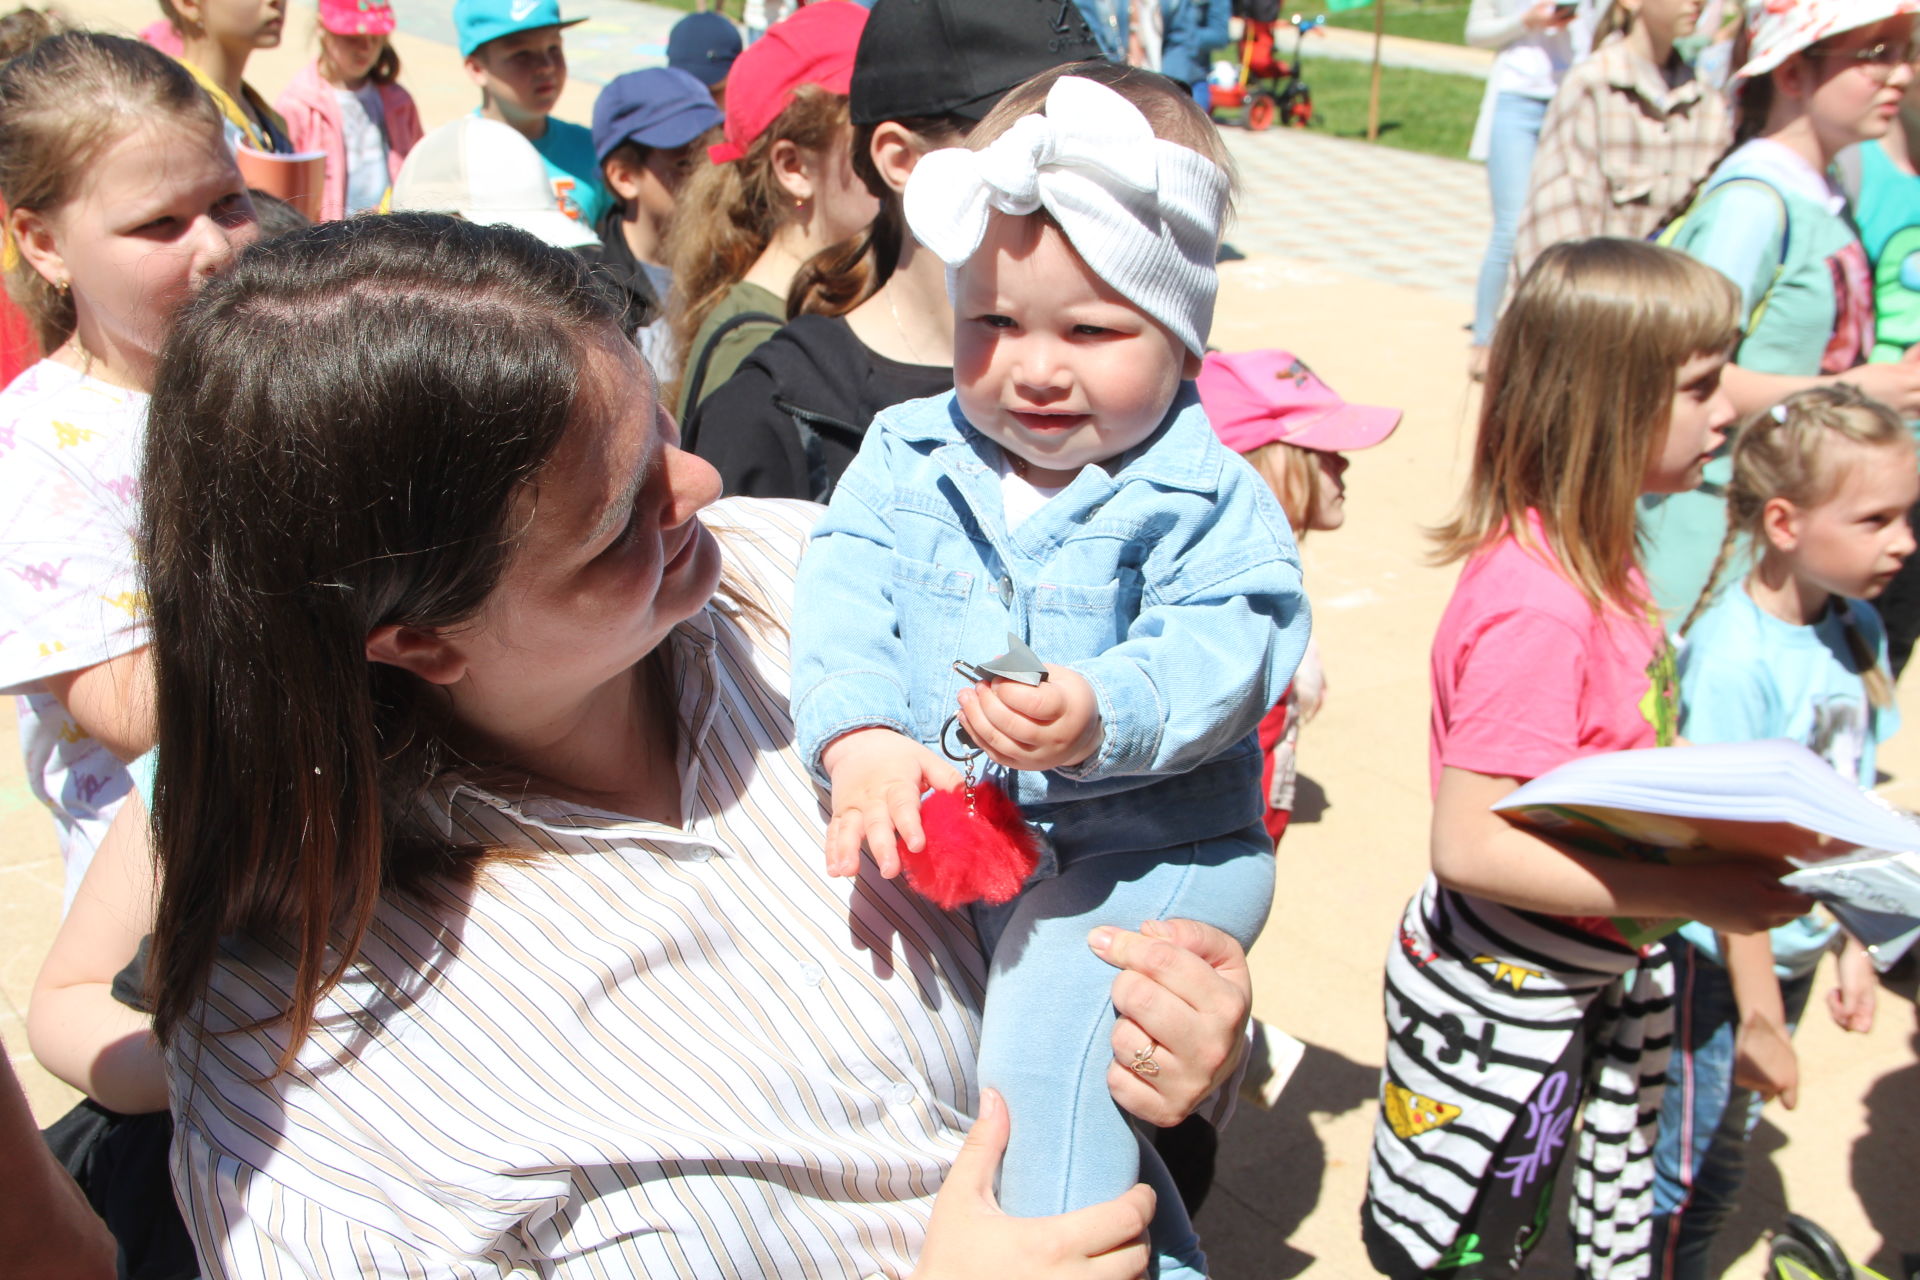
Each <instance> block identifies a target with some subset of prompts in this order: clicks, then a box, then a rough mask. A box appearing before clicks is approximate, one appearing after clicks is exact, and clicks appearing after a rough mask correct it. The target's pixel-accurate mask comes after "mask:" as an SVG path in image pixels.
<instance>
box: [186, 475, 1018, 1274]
mask: <svg viewBox="0 0 1920 1280" xmlns="http://www.w3.org/2000/svg"><path fill="white" fill-rule="evenodd" d="M817 514H818V508H816V507H812V506H810V505H807V504H803V503H754V502H738V501H732V502H726V503H722V504H720V505H719V506H717V507H715V508H714V509H713V511H712V513H711V516H710V518H709V520H708V523H709V525H711V526H713V527H715V528H716V530H717V531H718V532H720V534H721V537H722V541H723V544H724V546H725V548H726V551H727V556H728V559H729V561H730V563H731V564H732V566H733V572H734V573H736V574H740V573H742V571H744V573H745V575H747V576H748V577H750V578H751V580H753V581H754V582H756V583H758V584H759V585H760V586H761V588H762V590H763V592H764V594H765V596H766V597H767V601H766V602H767V603H768V604H769V605H770V606H771V607H772V609H773V611H774V612H775V613H776V615H777V616H779V617H780V618H781V619H782V621H783V622H784V620H785V615H786V613H787V611H788V609H789V607H790V603H791V601H790V598H789V597H790V592H791V586H792V580H793V571H794V568H795V566H796V565H797V563H798V558H799V553H800V551H801V549H802V547H803V545H804V541H805V536H806V531H807V529H808V528H809V527H810V526H811V524H812V522H813V519H814V517H815V516H816V515H817ZM669 643H670V644H671V645H672V656H673V660H674V662H675V664H676V670H677V675H678V678H679V681H680V711H681V714H682V716H683V719H684V723H685V724H686V725H688V726H689V727H690V729H691V732H690V733H687V734H683V735H682V747H681V758H680V772H681V780H682V793H683V795H685V796H686V797H688V808H689V811H690V812H689V816H688V820H687V824H686V828H685V830H674V829H671V828H668V827H664V826H660V825H657V824H653V823H647V822H639V821H635V820H633V819H630V818H626V817H622V816H619V815H616V814H610V813H605V812H599V811H595V810H591V809H586V808H583V807H581V806H579V805H574V804H565V803H559V802H553V801H544V800H528V801H525V802H521V803H516V802H513V801H509V800H507V799H504V798H502V797H500V796H498V795H493V794H489V793H487V792H485V791H483V790H481V789H479V788H477V787H474V786H471V785H466V784H461V783H458V782H457V781H455V780H449V781H448V782H447V783H446V784H445V785H444V786H443V788H442V789H441V791H440V794H439V799H440V801H441V802H442V804H443V805H444V813H445V820H446V821H447V822H448V824H449V829H450V830H451V831H453V832H454V834H455V835H456V836H457V837H459V838H461V839H463V840H473V841H485V842H490V843H497V844H501V845H508V846H514V847H524V848H532V849H537V850H540V851H542V852H544V853H545V854H548V855H551V856H549V857H546V858H544V859H542V860H538V861H535V862H532V863H528V864H514V865H502V866H498V867H496V868H495V869H493V870H492V871H490V872H489V874H488V877H487V878H486V879H485V880H484V881H483V882H482V884H481V886H480V887H479V888H477V889H476V890H473V891H471V892H470V893H462V892H456V891H454V890H451V889H448V890H444V891H441V892H439V893H437V894H436V895H435V896H434V897H433V898H432V899H431V900H429V901H425V902H421V901H413V900H402V899H398V898H394V899H391V900H388V901H386V902H385V903H383V904H382V906H381V908H380V911H379V915H378V919H377V923H376V924H375V926H374V928H373V930H372V931H371V933H370V934H369V936H368V938H367V942H366V946H365V948H364V951H363V954H362V957H361V963H360V965H359V966H358V968H357V970H356V972H355V974H354V976H353V977H352V979H351V980H350V981H348V982H346V983H343V984H342V985H341V986H340V987H339V988H338V989H336V990H335V991H334V992H333V993H332V994H331V995H330V996H329V997H328V999H327V1000H326V1001H325V1003H324V1004H323V1006H322V1013H323V1015H324V1017H325V1022H324V1026H323V1027H322V1028H321V1029H320V1030H319V1031H318V1032H317V1033H316V1034H315V1035H314V1036H313V1037H312V1039H311V1040H310V1041H309V1042H308V1044H307V1045H306V1046H305V1047H304V1048H303V1049H302V1050H301V1052H300V1055H299V1058H298V1064H297V1066H296V1067H295V1069H294V1070H292V1071H290V1072H288V1073H286V1074H284V1075H280V1076H277V1077H274V1078H272V1079H269V1080H264V1081H263V1077H265V1076H267V1074H268V1073H269V1072H271V1070H272V1069H273V1065H274V1062H275V1060H276V1058H277V1056H278V1055H279V1053H280V1050H281V1048H282V1045H283V1044H284V1040H285V1036H284V1033H282V1032H281V1031H279V1030H278V1029H277V1028H269V1029H267V1030H244V1029H241V1028H246V1027H247V1026H248V1024H250V1023H252V1022H254V1021H256V1020H258V1019H263V1018H271V1017H272V1016H273V1015H275V1014H276V1013H277V1012H278V1011H279V1010H281V1009H282V1008H284V1007H285V1002H286V993H287V990H288V988H289V985H290V976H291V975H290V970H289V967H288V965H287V963H286V961H285V959H284V957H283V956H282V955H280V954H278V953H276V952H274V951H273V950H271V949H269V948H265V947H261V946H255V945H242V944H239V943H233V944H231V945H230V946H229V947H228V948H227V949H226V950H225V951H224V952H223V955H222V958H221V962H220V964H219V967H218V970H217V972H216V974H215V976H214V979H213V981H212V983H211V986H210V989H209V996H208V999H207V1001H206V1003H205V1006H204V1010H203V1014H202V1017H201V1019H200V1024H199V1026H198V1027H197V1028H190V1029H188V1031H187V1032H185V1033H183V1035H182V1037H181V1039H180V1040H179V1041H178V1043H177V1046H176V1051H175V1053H174V1055H173V1059H172V1063H171V1067H172V1072H173V1078H172V1084H173V1094H174V1117H175V1121H176V1124H177V1126H178V1128H177V1131H176V1137H175V1146H174V1156H173V1169H174V1180H175V1186H176V1188H177V1190H178V1192H179V1196H180V1200H181V1203H182V1205H183V1207H184V1210H185V1213H186V1218H187V1222H188V1224H189V1226H190V1227H191V1229H192V1231H193V1234H194V1237H195V1239H196V1240H197V1241H198V1243H199V1247H200V1250H201V1253H202V1258H203V1261H204V1265H205V1267H206V1269H207V1272H208V1274H209V1275H210V1276H215V1277H254V1276H261V1277H280V1276H300V1275H309V1276H328V1277H332V1276H349V1275H352V1276H372V1275H378V1276H407V1277H480V1276H487V1277H492V1276H508V1275H512V1276H534V1275H538V1276H554V1277H590V1276H591V1277H603V1276H783V1277H787V1276H792V1277H803V1276H804V1277H815V1276H818V1277H859V1276H868V1275H873V1274H884V1275H888V1276H895V1275H902V1274H904V1273H906V1272H907V1271H908V1270H910V1269H911V1267H912V1265H913V1260H914V1258H915V1257H916V1256H917V1254H918V1253H919V1250H920V1245H921V1241H922V1238H923V1236H924V1233H925V1229H926V1222H927V1216H928V1213H929V1210H930V1207H931V1204H932V1199H933V1195H934V1193H935V1191H936V1190H938V1188H939V1186H940V1182H941V1179H942V1178H943V1177H944V1176H945V1173H946V1170H947V1168H948V1166H949V1165H950V1164H951V1163H952V1160H953V1157H954V1154H955V1153H956V1151H957V1150H958V1149H959V1144H960V1140H961V1138H962V1136H963V1135H964V1133H965V1130H966V1128H967V1126H968V1124H969V1123H970V1122H971V1113H972V1110H973V1106H974V1102H975V1098H976V1090H975V1081H974V1075H973V1064H974V1057H975V1050H976V1043H975V1042H976V1035H977V1031H978V1025H977V1024H978V1015H979V1008H980V1003H981V998H982V990H983V985H984V973H985V966H984V964H983V962H982V960H981V957H980V953H979V949H978V946H977V944H976V942H975V940H974V938H973V936H972V933H971V931H970V930H969V929H968V928H967V926H966V925H965V924H964V923H963V922H962V920H961V919H960V918H959V917H955V916H950V915H946V914H944V913H942V912H939V911H937V910H935V909H934V908H932V907H930V906H928V905H927V904H926V903H924V902H923V901H921V900H920V899H919V898H918V897H916V896H915V895H913V894H912V893H910V892H908V891H907V890H906V889H905V888H904V886H903V885H901V884H900V883H899V882H886V881H881V880H879V879H876V878H872V877H863V878H861V879H860V880H858V881H857V882H856V881H848V880H832V879H829V878H828V877H827V876H826V874H825V872H824V869H823V856H822V852H821V849H822V837H823V831H824V822H825V813H824V809H823V805H822V796H821V793H820V791H819V789H818V788H817V787H816V786H815V784H814V782H813V781H812V779H811V778H810V777H808V775H807V773H806V771H805V770H804V769H803V768H802V766H801V764H800V761H799V760H798V759H797V758H796V757H795V755H794V753H793V750H792V747H791V741H790V736H791V726H790V723H789V720H788V716H787V669H786V655H785V653H784V651H783V645H784V642H783V641H781V640H780V639H778V638H774V639H772V640H768V639H767V638H764V637H760V636H758V635H757V634H754V633H750V632H748V631H746V630H743V629H742V627H741V626H740V625H738V624H736V623H734V622H732V621H730V620H729V619H728V618H727V617H725V616H723V615H722V614H721V613H719V612H718V611H716V610H713V609H709V610H708V611H706V612H705V613H704V614H702V615H701V616H699V617H697V618H695V619H694V620H692V621H690V622H689V623H687V624H685V625H683V626H681V627H680V628H679V629H677V630H676V631H675V633H674V634H673V636H672V638H671V640H670V641H669Z"/></svg>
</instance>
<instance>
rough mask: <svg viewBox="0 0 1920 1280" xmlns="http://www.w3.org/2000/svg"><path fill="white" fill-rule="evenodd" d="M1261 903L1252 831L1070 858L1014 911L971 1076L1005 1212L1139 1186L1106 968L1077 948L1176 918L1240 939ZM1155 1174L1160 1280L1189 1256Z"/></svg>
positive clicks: (1167, 1193) (1246, 940)
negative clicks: (1098, 930) (1113, 1076)
mask: <svg viewBox="0 0 1920 1280" xmlns="http://www.w3.org/2000/svg"><path fill="white" fill-rule="evenodd" d="M1272 897H1273V853H1272V844H1271V842H1270V841H1268V839H1267V836H1266V834H1265V832H1264V831H1262V830H1261V829H1260V827H1258V826H1257V825H1256V826H1253V827H1249V828H1248V829H1247V830H1246V831H1243V832H1239V833H1236V834H1235V835H1233V836H1229V837H1225V838H1222V839H1219V840H1210V841H1206V842H1204V843H1202V844H1197V845H1187V846H1182V847H1180V848H1176V849H1163V850H1155V851H1153V852H1151V853H1124V854H1102V855H1097V856H1091V857H1087V856H1083V857H1080V858H1077V859H1071V860H1068V861H1067V863H1066V865H1065V866H1063V867H1062V869H1061V872H1060V874H1059V875H1058V876H1057V877H1055V878H1053V879H1051V880H1043V881H1041V882H1040V883H1038V884H1036V885H1034V886H1032V887H1031V888H1029V889H1028V890H1026V892H1024V893H1023V894H1022V895H1021V896H1020V898H1019V899H1018V900H1017V901H1016V902H1015V903H1014V904H1013V910H1012V911H1011V912H1010V913H1009V914H1008V915H1007V917H1006V927H1005V929H1004V931H1003V932H1001V934H1000V936H999V939H998V943H997V946H996V947H995V950H994V954H993V963H992V967H991V970H990V972H989V977H988V981H987V1007H986V1013H985V1017H984V1023H983V1026H982V1031H981V1044H980V1081H981V1083H982V1084H984V1085H990V1086H992V1087H994V1088H996V1089H998V1090H1000V1091H1001V1093H1002V1094H1004V1095H1005V1097H1006V1099H1007V1106H1008V1110H1009V1114H1010V1115H1011V1117H1012V1120H1013V1133H1012V1138H1011V1140H1010V1141H1009V1143H1008V1146H1007V1156H1006V1161H1005V1163H1004V1164H1003V1165H1002V1167H1001V1175H1000V1204H1001V1206H1002V1207H1003V1208H1004V1209H1006V1211H1007V1212H1009V1213H1012V1214H1015V1215H1018V1216H1021V1217H1039V1216H1042V1215H1046V1214H1054V1213H1065V1212H1067V1211H1069V1210H1072V1209H1080V1208H1084V1207H1086V1206H1087V1205H1090V1204H1097V1203H1099V1202H1101V1201H1103V1200H1110V1199H1112V1198H1114V1197H1115V1196H1118V1195H1120V1194H1122V1193H1123V1192H1125V1191H1126V1190H1127V1188H1129V1187H1131V1186H1132V1185H1133V1184H1134V1183H1135V1182H1137V1181H1139V1180H1140V1173H1141V1150H1140V1145H1141V1144H1140V1142H1139V1140H1138V1138H1137V1136H1136V1135H1135V1133H1134V1131H1133V1129H1132V1127H1131V1125H1130V1124H1129V1122H1128V1121H1127V1119H1126V1116H1125V1114H1124V1113H1123V1112H1122V1111H1121V1110H1120V1108H1119V1106H1118V1105H1117V1104H1115V1102H1114V1101H1113V1098H1112V1095H1111V1094H1109V1093H1108V1092H1107V1068H1108V1066H1109V1065H1110V1064H1111V1063H1112V1061H1113V1048H1112V1044H1111V1038H1112V1035H1113V1023H1114V1012H1113V1005H1112V998H1111V992H1112V988H1113V981H1114V978H1115V977H1116V976H1117V971H1116V970H1114V969H1113V968H1112V967H1111V966H1109V965H1108V964H1106V963H1105V962H1103V961H1102V960H1100V959H1099V957H1097V956H1095V955H1094V954H1093V952H1092V951H1091V950H1089V949H1088V947H1087V933H1088V931H1089V930H1091V929H1093V928H1094V927H1095V926H1097V925H1103V924H1107V925H1116V926H1118V927H1120V928H1125V929H1137V928H1139V927H1140V924H1141V922H1142V921H1145V920H1154V919H1162V918H1165V917H1168V916H1187V917H1190V918H1192V919H1197V920H1203V921H1206V922H1207V923H1209V924H1214V925H1218V926H1219V927H1221V928H1223V929H1225V930H1226V931H1227V932H1228V933H1231V934H1233V935H1234V936H1235V937H1236V938H1238V939H1240V941H1241V942H1242V943H1243V944H1251V943H1252V941H1253V939H1254V937H1255V936H1256V935H1257V934H1258V933H1259V931H1260V926H1261V924H1262V923H1264V921H1265V920H1266V915H1267V908H1268V907H1269V905H1270V904H1271V902H1272ZM1157 1165H1158V1162H1157V1161H1153V1162H1152V1164H1151V1165H1150V1169H1151V1170H1152V1171H1153V1172H1154V1173H1155V1174H1156V1175H1157V1176H1156V1177H1155V1179H1154V1181H1155V1182H1156V1183H1157V1185H1156V1186H1155V1191H1156V1193H1157V1194H1158V1195H1159V1196H1160V1208H1159V1211H1158V1213H1157V1214H1156V1218H1155V1222H1154V1228H1153V1238H1154V1243H1155V1246H1156V1251H1157V1252H1159V1253H1161V1254H1162V1258H1161V1270H1160V1272H1159V1274H1161V1275H1162V1276H1172V1275H1177V1274H1180V1271H1179V1264H1180V1263H1181V1262H1182V1261H1185V1262H1186V1263H1187V1265H1189V1266H1197V1265H1199V1252H1198V1249H1197V1246H1196V1244H1195V1241H1194V1239H1193V1232H1192V1228H1191V1226H1189V1225H1188V1223H1187V1220H1186V1213H1185V1210H1184V1208H1183V1207H1182V1206H1181V1205H1180V1202H1179V1198H1178V1196H1177V1195H1175V1194H1174V1193H1173V1190H1172V1184H1171V1182H1170V1181H1169V1180H1167V1179H1166V1178H1165V1176H1164V1173H1161V1172H1160V1171H1159V1170H1158V1169H1157V1167H1156V1166H1157Z"/></svg>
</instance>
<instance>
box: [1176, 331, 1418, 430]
mask: <svg viewBox="0 0 1920 1280" xmlns="http://www.w3.org/2000/svg"><path fill="white" fill-rule="evenodd" d="M1197 382H1198V385H1199V387H1200V404H1201V406H1202V407H1203V408H1205V409H1206V411H1207V418H1208V420H1209V421H1211V422H1212V423H1213V430H1214V433H1215V434H1216V435H1218V436H1219V437H1220V441H1221V443H1222V444H1224V445H1226V446H1227V447H1228V448H1229V449H1231V450H1233V451H1234V452H1235V453H1248V452H1251V451H1252V450H1254V449H1258V448H1259V447H1260V446H1261V445H1265V444H1291V445H1297V446H1299V447H1300V448H1302V449H1317V450H1319V451H1320V452H1322V453H1346V452H1347V451H1349V450H1352V449H1371V448H1372V447H1373V446H1374V445H1376V444H1379V443H1380V442H1381V441H1382V440H1385V439H1386V438H1387V437H1388V436H1390V435H1392V434H1393V429H1394V428H1395V427H1397V426H1399V425H1400V410H1398V409H1381V408H1376V407H1374V406H1372V405H1364V404H1348V403H1347V402H1346V401H1345V400H1342V399H1341V398H1340V397H1339V395H1338V394H1337V393H1335V391H1334V389H1333V388H1332V387H1329V386H1328V385H1327V384H1326V383H1324V382H1322V381H1320V379H1319V378H1317V377H1316V376H1314V372H1313V370H1311V369H1309V368H1307V366H1306V365H1304V364H1301V363H1300V361H1299V359H1298V358H1297V357H1296V356H1295V355H1294V354H1293V353H1292V352H1291V351H1242V352H1239V353H1237V354H1234V355H1225V354H1223V353H1221V352H1218V351H1214V352H1210V353H1209V354H1208V355H1207V358H1206V359H1205V360H1204V361H1203V362H1202V363H1201V365H1200V377H1199V378H1198V380H1197Z"/></svg>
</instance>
